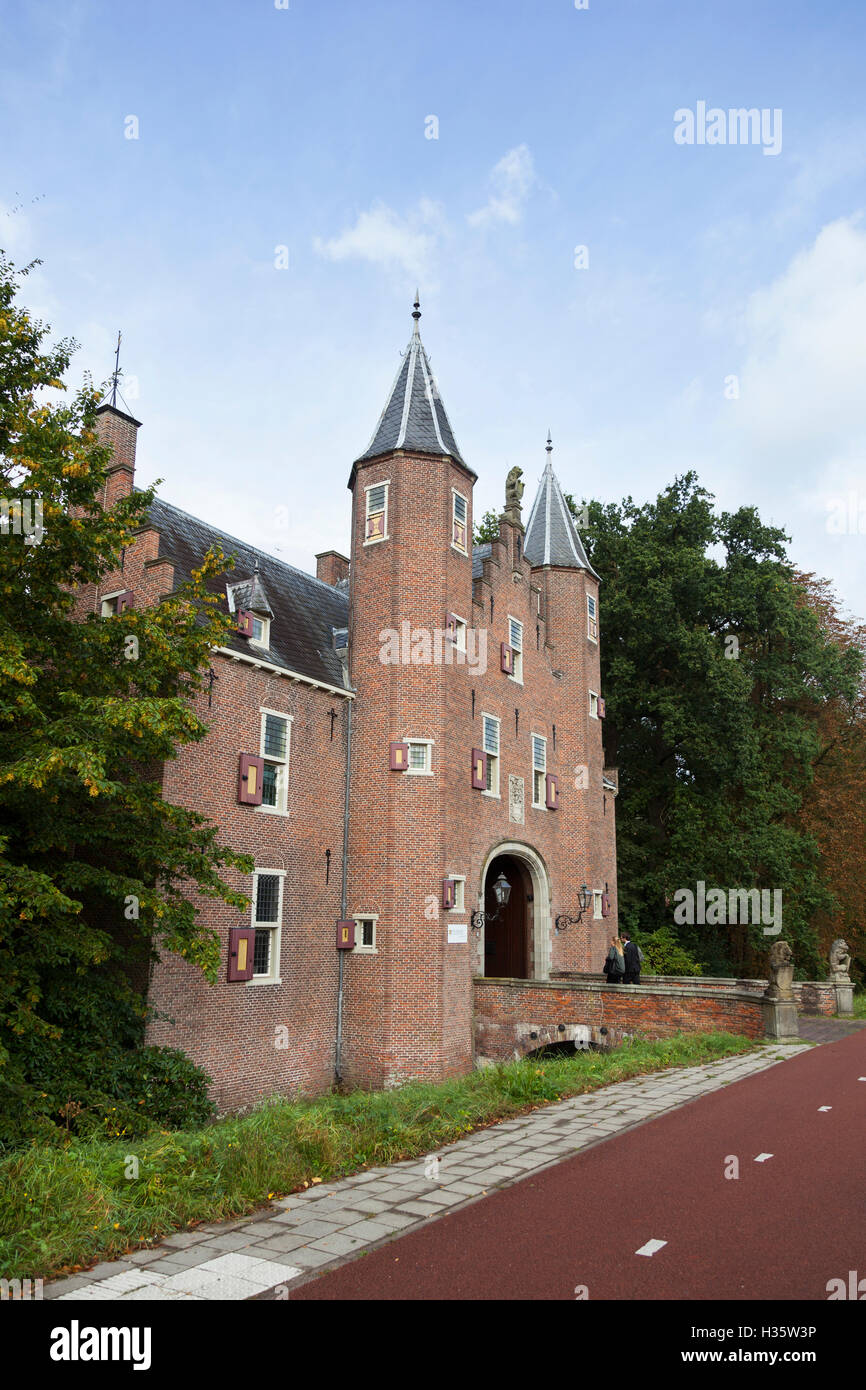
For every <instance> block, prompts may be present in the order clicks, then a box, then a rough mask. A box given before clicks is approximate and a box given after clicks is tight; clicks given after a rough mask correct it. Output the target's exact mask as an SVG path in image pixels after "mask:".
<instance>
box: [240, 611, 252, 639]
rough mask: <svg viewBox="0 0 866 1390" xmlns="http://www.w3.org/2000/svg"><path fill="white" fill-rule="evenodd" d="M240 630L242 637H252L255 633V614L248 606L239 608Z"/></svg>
mask: <svg viewBox="0 0 866 1390" xmlns="http://www.w3.org/2000/svg"><path fill="white" fill-rule="evenodd" d="M238 632H239V633H240V634H241V637H252V635H253V615H252V613H249V612H247V610H246V608H239V609H238Z"/></svg>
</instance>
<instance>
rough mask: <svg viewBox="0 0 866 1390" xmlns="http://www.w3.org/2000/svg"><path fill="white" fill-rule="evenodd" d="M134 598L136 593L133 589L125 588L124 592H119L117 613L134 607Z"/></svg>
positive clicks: (116, 604) (115, 608)
mask: <svg viewBox="0 0 866 1390" xmlns="http://www.w3.org/2000/svg"><path fill="white" fill-rule="evenodd" d="M134 598H135V593H134V591H133V590H132V589H125V590H124V592H123V593H122V594H118V595H117V601H116V603H115V605H114V611H115V613H125V612H126V610H127V608H134V607H135V603H134V602H133V600H134Z"/></svg>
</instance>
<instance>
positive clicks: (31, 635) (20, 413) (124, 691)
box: [0, 256, 250, 1118]
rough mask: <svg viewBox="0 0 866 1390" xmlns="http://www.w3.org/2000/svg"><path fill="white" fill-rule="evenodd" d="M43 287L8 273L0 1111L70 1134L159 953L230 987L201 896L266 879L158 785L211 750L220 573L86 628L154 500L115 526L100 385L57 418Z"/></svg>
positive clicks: (1, 301) (1, 329)
mask: <svg viewBox="0 0 866 1390" xmlns="http://www.w3.org/2000/svg"><path fill="white" fill-rule="evenodd" d="M29 269H30V267H27V268H26V269H25V270H24V271H18V272H16V271H15V270H14V268H13V267H12V266H11V264H10V263H9V262H8V261H7V260H6V259H5V258H3V257H2V256H0V499H2V501H3V506H4V510H3V515H4V516H5V517H6V524H5V525H4V524H2V522H0V594H2V603H0V959H2V961H3V969H2V971H0V1110H3V1109H4V1106H5V1107H6V1108H7V1113H8V1110H9V1108H10V1107H11V1108H12V1109H17V1111H18V1112H23V1111H24V1110H28V1111H37V1112H38V1111H39V1110H40V1109H41V1110H43V1111H45V1112H46V1113H49V1114H52V1115H54V1116H55V1118H56V1108H57V1104H56V1103H57V1100H58V1096H57V1095H56V1094H53V1093H52V1089H51V1080H50V1078H51V1076H55V1075H57V1074H58V1072H59V1071H60V1072H62V1074H63V1076H64V1078H65V1080H64V1085H65V1086H66V1087H67V1089H69V1090H70V1092H74V1090H75V1085H76V1078H78V1077H79V1073H80V1072H81V1070H82V1069H88V1068H92V1067H93V1065H94V1063H93V1057H94V1055H95V1054H98V1053H99V1050H100V1049H102V1048H116V1047H117V1046H126V1047H128V1048H133V1047H135V1045H136V1044H137V1043H138V1042H139V1041H140V1038H141V1021H142V1018H143V1016H144V1007H145V1006H144V1000H143V998H142V990H141V988H139V989H136V988H135V983H134V982H135V978H136V972H137V974H138V979H139V983H141V981H142V980H143V979H146V974H147V969H146V967H147V963H148V961H149V959H150V958H151V957H152V954H153V952H154V951H155V950H156V949H158V948H160V947H166V948H168V949H170V950H172V951H176V952H179V953H180V954H181V955H182V956H184V957H185V958H186V959H187V960H189V961H191V962H193V963H194V964H195V965H197V966H199V967H200V968H201V969H202V970H203V971H204V972H205V974H206V975H207V976H208V978H211V979H213V978H214V977H215V973H216V968H217V963H218V939H217V937H216V934H215V933H214V932H213V931H212V930H211V929H210V928H208V927H207V926H206V924H205V923H204V922H203V919H202V917H201V916H200V915H199V914H198V913H197V911H196V909H195V907H194V905H193V901H192V900H191V897H190V890H193V891H194V892H195V893H197V894H200V895H205V896H210V897H213V898H218V899H221V900H223V901H225V902H228V903H233V904H234V905H235V906H237V907H238V908H239V909H240V908H242V907H243V906H244V904H245V902H246V899H245V898H244V897H243V895H241V894H239V893H237V892H235V891H233V890H231V889H230V888H229V887H228V886H227V884H226V882H225V881H224V879H223V871H224V869H226V868H227V867H230V866H234V867H236V868H239V869H244V870H246V869H248V868H249V867H250V864H249V861H248V860H247V859H246V858H244V857H243V856H237V855H235V854H234V853H233V852H231V851H230V850H229V849H227V848H225V847H221V846H220V845H219V843H218V840H217V829H216V827H215V826H214V825H212V824H210V823H208V822H207V821H206V820H205V819H204V818H203V817H202V816H200V815H198V814H197V813H196V812H194V811H190V810H186V809H184V808H182V807H178V806H172V805H169V804H167V803H166V802H165V801H163V799H162V796H161V792H160V785H159V769H160V765H161V764H162V762H163V761H164V760H165V759H169V758H172V757H174V756H175V754H176V751H177V749H178V748H179V747H180V746H181V745H183V744H186V743H189V742H191V741H195V740H199V739H201V738H202V737H203V736H204V734H205V733H206V727H205V726H204V724H203V723H202V722H201V720H200V719H199V718H198V716H197V714H196V713H195V710H194V708H193V701H194V698H195V695H196V693H197V691H198V690H199V689H200V686H201V681H202V676H203V673H204V672H205V671H206V669H207V667H208V664H209V651H210V648H211V647H212V646H215V645H219V644H220V643H221V642H222V641H223V640H224V634H225V632H226V630H227V626H228V621H229V620H228V617H227V615H225V614H224V613H222V612H221V611H220V609H219V603H218V598H217V596H216V595H215V594H214V593H210V592H208V587H207V580H208V579H209V578H210V577H211V576H213V575H214V574H216V573H218V572H219V570H220V569H221V568H222V566H223V563H224V562H223V560H222V558H221V557H220V556H218V555H209V556H208V557H207V559H206V560H205V562H204V564H203V566H202V569H201V570H200V571H199V572H198V573H197V574H196V575H194V576H193V578H192V580H191V581H190V582H189V583H188V584H186V585H185V586H184V587H182V588H181V589H179V591H178V592H176V593H174V594H172V595H171V596H170V597H168V598H166V599H164V600H163V601H162V602H161V603H159V604H157V605H156V606H155V607H151V608H138V609H135V610H130V611H127V612H125V613H123V614H122V615H121V616H117V617H111V618H108V619H103V618H98V617H96V616H95V615H94V614H92V613H88V614H87V615H86V616H85V615H82V614H81V613H79V612H76V611H75V593H76V589H77V587H78V586H82V585H88V584H91V585H92V584H97V583H98V582H99V581H100V579H101V578H102V577H103V576H104V575H105V574H107V573H108V572H110V571H112V570H116V569H117V568H118V567H119V566H120V563H121V556H122V552H123V550H124V547H128V546H129V545H130V544H131V543H132V542H133V533H134V531H135V529H136V527H138V526H140V525H141V524H142V523H143V521H144V519H145V517H146V512H147V508H148V505H149V504H150V502H151V501H152V496H153V494H152V491H143V492H137V493H133V494H132V495H131V496H130V497H127V498H125V499H123V500H122V501H119V502H118V503H117V504H116V505H115V506H113V507H112V508H111V509H110V510H107V511H104V510H103V509H102V507H101V506H100V496H101V493H102V489H103V486H104V483H105V478H106V467H107V465H108V462H109V457H110V451H108V450H106V449H105V448H104V447H101V446H100V444H99V442H98V438H97V434H96V429H95V411H96V408H97V405H98V403H99V400H100V394H99V392H97V391H95V390H93V388H92V387H91V386H90V385H89V383H87V382H85V384H84V385H83V386H82V387H81V389H79V390H78V391H76V392H75V393H74V394H73V395H72V396H71V399H69V400H68V401H65V400H64V399H63V397H62V396H60V397H59V398H58V393H59V392H62V391H65V389H66V388H65V387H64V385H63V377H64V374H65V373H66V372H67V370H68V367H69V361H70V356H71V353H72V351H73V349H74V347H75V345H74V343H72V342H69V341H66V342H61V343H59V344H58V345H57V346H55V347H50V346H47V344H46V336H47V329H46V328H45V326H44V325H42V324H41V323H38V322H34V321H33V319H32V318H31V317H30V315H29V314H28V313H27V311H26V310H25V309H24V308H22V307H20V306H19V304H18V302H17V297H18V292H19V288H20V280H21V278H22V277H23V276H25V275H26V274H27V271H28V270H29ZM58 399H59V403H58ZM40 508H41V519H40V520H39V523H38V525H37V524H36V519H37V516H38V512H39V509H40ZM28 520H29V522H30V525H29V527H28V525H27V522H28ZM22 523H23V524H22ZM28 529H29V530H30V534H29V535H28V534H25V532H26V531H27V530H28Z"/></svg>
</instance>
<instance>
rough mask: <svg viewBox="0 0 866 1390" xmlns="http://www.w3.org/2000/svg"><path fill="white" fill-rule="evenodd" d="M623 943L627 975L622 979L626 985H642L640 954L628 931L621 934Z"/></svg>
mask: <svg viewBox="0 0 866 1390" xmlns="http://www.w3.org/2000/svg"><path fill="white" fill-rule="evenodd" d="M621 936H622V943H623V951H622V953H623V958H624V960H625V974H624V975H623V977H622V982H623V984H624V985H639V984H640V952H639V951H638V948H637V946H636V945H635V943H634V942H633V941H632V939H631V937H630V936H629V934H628V932H627V931H624V932H622V933H621Z"/></svg>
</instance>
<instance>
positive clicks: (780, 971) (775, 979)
mask: <svg viewBox="0 0 866 1390" xmlns="http://www.w3.org/2000/svg"><path fill="white" fill-rule="evenodd" d="M765 998H767V999H793V998H794V955H793V952H792V951H791V948H790V946H789V945H788V943H787V941H774V942H773V945H772V946H771V947H770V983H769V984H768V985H767V989H766V992H765Z"/></svg>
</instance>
